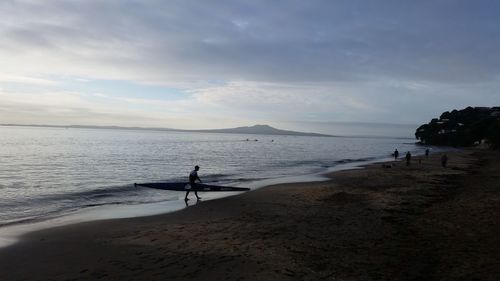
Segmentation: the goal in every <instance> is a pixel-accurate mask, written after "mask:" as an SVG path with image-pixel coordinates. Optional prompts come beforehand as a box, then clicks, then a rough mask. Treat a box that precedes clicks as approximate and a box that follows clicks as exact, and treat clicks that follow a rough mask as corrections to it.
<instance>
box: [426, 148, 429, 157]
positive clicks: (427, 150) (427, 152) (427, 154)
mask: <svg viewBox="0 0 500 281" xmlns="http://www.w3.org/2000/svg"><path fill="white" fill-rule="evenodd" d="M425 158H429V149H428V148H426V149H425Z"/></svg>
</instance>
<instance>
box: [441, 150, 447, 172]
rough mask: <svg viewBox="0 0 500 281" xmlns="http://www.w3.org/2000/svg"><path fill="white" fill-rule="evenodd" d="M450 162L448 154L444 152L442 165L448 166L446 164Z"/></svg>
mask: <svg viewBox="0 0 500 281" xmlns="http://www.w3.org/2000/svg"><path fill="white" fill-rule="evenodd" d="M447 164H448V155H446V153H445V154H443V156H441V166H443V168H446V165H447Z"/></svg>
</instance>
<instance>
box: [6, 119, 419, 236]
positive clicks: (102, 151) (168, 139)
mask: <svg viewBox="0 0 500 281" xmlns="http://www.w3.org/2000/svg"><path fill="white" fill-rule="evenodd" d="M247 139H248V140H247ZM413 142H414V140H413V139H404V138H343V137H302V136H301V137H299V136H269V135H243V134H242V135H240V134H213V133H181V132H165V131H145V130H137V131H135V130H119V129H82V128H68V129H65V128H49V127H16V126H0V228H1V227H2V226H7V225H12V224H18V223H20V222H32V221H40V220H46V219H50V218H54V217H59V216H61V215H64V214H68V213H72V212H75V211H79V210H85V209H88V208H95V207H99V206H105V207H112V206H123V205H139V204H148V203H155V202H168V201H171V202H179V201H180V200H182V198H183V197H184V194H183V193H180V192H171V191H162V190H155V189H148V188H137V187H134V185H133V183H136V182H137V183H139V182H157V181H187V176H188V174H189V172H190V171H191V170H192V169H193V167H194V165H199V166H200V167H201V169H200V171H199V175H200V177H201V178H202V180H203V181H204V182H205V183H214V184H219V185H232V186H241V187H256V186H258V184H256V183H259V182H261V183H264V182H269V181H272V180H276V179H282V178H286V177H291V176H302V175H310V174H318V173H322V172H326V171H328V170H332V169H335V167H338V166H339V165H344V164H346V163H353V164H358V163H359V164H363V163H366V162H367V161H376V160H383V159H387V158H389V157H390V154H391V152H392V151H393V150H394V149H395V148H398V150H399V151H400V153H403V152H405V151H412V152H413V153H417V154H418V153H421V150H422V149H423V148H421V147H418V146H416V145H414V144H413ZM202 196H203V195H202Z"/></svg>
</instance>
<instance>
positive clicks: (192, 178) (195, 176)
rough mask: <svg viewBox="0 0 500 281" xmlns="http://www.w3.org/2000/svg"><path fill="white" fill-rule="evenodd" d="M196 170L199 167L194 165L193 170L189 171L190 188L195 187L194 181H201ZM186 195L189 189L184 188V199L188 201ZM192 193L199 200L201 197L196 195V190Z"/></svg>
mask: <svg viewBox="0 0 500 281" xmlns="http://www.w3.org/2000/svg"><path fill="white" fill-rule="evenodd" d="M198 170H200V167H199V166H198V165H196V166H194V170H192V171H191V173H189V185H191V188H193V187H196V181H197V180H198V181H199V182H200V183H201V179H200V177H199V176H198ZM188 195H189V189H188V190H186V197H185V198H184V201H188V200H189V199H188ZM194 195H196V199H197V200H200V199H201V198H200V197H199V196H198V192H197V191H195V192H194Z"/></svg>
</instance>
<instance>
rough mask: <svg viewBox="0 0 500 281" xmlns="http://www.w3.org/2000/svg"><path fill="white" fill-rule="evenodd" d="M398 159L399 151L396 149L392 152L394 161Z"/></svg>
mask: <svg viewBox="0 0 500 281" xmlns="http://www.w3.org/2000/svg"><path fill="white" fill-rule="evenodd" d="M398 157H399V151H398V149H397V148H396V150H394V160H398Z"/></svg>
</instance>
